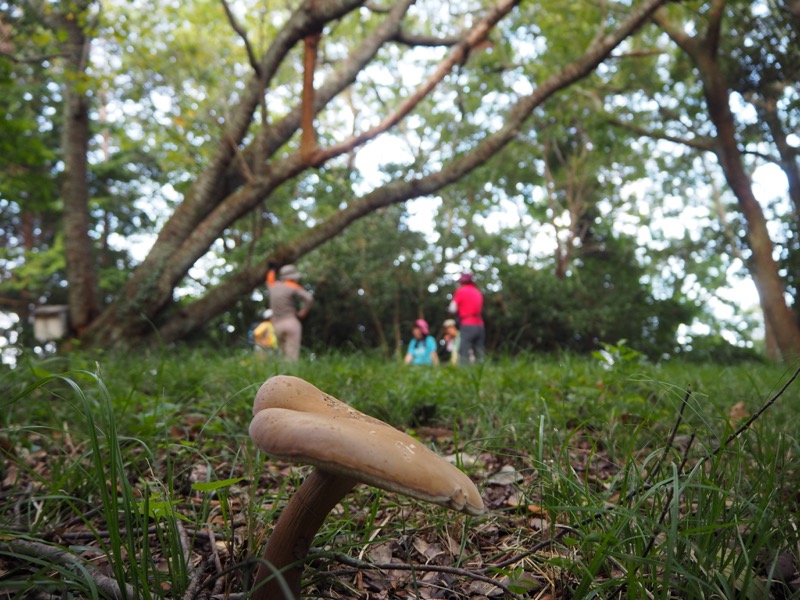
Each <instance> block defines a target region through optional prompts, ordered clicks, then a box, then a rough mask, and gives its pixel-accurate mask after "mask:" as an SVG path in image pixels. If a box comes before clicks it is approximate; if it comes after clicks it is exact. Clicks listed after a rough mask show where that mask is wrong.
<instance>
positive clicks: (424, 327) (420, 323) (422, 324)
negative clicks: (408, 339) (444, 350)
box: [414, 319, 431, 335]
mask: <svg viewBox="0 0 800 600" xmlns="http://www.w3.org/2000/svg"><path fill="white" fill-rule="evenodd" d="M414 327H419V330H420V331H421V332H422V335H428V332H430V330H431V329H430V327H428V322H427V321H426V320H425V319H417V320H416V321H414Z"/></svg>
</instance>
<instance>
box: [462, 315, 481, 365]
mask: <svg viewBox="0 0 800 600" xmlns="http://www.w3.org/2000/svg"><path fill="white" fill-rule="evenodd" d="M460 332H461V342H460V345H459V347H458V364H460V365H464V366H467V365H469V364H470V362H472V360H474V361H476V362H477V361H479V360H483V357H484V354H485V350H484V344H485V343H486V328H485V327H484V326H483V325H462V326H461V329H460ZM470 351H471V352H470ZM471 357H474V358H472V360H471Z"/></svg>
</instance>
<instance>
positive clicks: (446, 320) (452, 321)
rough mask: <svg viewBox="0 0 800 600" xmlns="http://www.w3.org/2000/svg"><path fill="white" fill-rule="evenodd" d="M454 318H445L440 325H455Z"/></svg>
mask: <svg viewBox="0 0 800 600" xmlns="http://www.w3.org/2000/svg"><path fill="white" fill-rule="evenodd" d="M455 326H456V320H455V319H445V321H444V323H442V327H455Z"/></svg>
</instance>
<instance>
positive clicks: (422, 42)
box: [392, 30, 463, 48]
mask: <svg viewBox="0 0 800 600" xmlns="http://www.w3.org/2000/svg"><path fill="white" fill-rule="evenodd" d="M462 39H463V38H462V37H460V36H453V37H436V36H435V35H417V34H413V33H407V32H405V31H403V30H400V31H398V32H397V35H395V36H394V38H392V41H395V42H397V43H398V44H403V45H405V46H412V47H415V46H421V47H427V48H436V47H439V46H455V45H456V44H458V43H459V42H461V41H462Z"/></svg>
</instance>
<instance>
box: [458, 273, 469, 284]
mask: <svg viewBox="0 0 800 600" xmlns="http://www.w3.org/2000/svg"><path fill="white" fill-rule="evenodd" d="M472 282H473V277H472V273H462V274H461V277H459V278H458V283H472Z"/></svg>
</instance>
